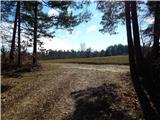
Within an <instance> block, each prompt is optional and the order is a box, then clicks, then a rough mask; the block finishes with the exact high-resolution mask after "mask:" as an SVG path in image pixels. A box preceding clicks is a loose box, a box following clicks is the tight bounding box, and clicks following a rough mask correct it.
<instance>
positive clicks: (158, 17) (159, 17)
mask: <svg viewBox="0 0 160 120" xmlns="http://www.w3.org/2000/svg"><path fill="white" fill-rule="evenodd" d="M159 39H160V1H156V8H155V22H154V43H153V51H152V54H153V57H154V58H155V57H157V55H158V51H159Z"/></svg>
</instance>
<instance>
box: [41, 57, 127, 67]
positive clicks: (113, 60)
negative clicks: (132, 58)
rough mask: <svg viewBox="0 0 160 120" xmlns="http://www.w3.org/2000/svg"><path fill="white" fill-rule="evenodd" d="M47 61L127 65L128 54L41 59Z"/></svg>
mask: <svg viewBox="0 0 160 120" xmlns="http://www.w3.org/2000/svg"><path fill="white" fill-rule="evenodd" d="M42 61H43V62H45V63H46V62H47V63H48V62H49V63H78V64H117V65H128V64H129V62H128V56H108V57H93V58H72V59H54V60H42Z"/></svg>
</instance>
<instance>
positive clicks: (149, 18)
mask: <svg viewBox="0 0 160 120" xmlns="http://www.w3.org/2000/svg"><path fill="white" fill-rule="evenodd" d="M144 21H145V22H146V23H147V24H153V23H154V17H147V18H145V19H144Z"/></svg>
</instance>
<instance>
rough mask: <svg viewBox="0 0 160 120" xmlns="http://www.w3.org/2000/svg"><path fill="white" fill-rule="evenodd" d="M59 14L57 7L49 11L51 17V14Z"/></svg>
mask: <svg viewBox="0 0 160 120" xmlns="http://www.w3.org/2000/svg"><path fill="white" fill-rule="evenodd" d="M58 15H59V13H58V11H57V10H55V9H50V10H49V12H48V16H50V17H51V16H58Z"/></svg>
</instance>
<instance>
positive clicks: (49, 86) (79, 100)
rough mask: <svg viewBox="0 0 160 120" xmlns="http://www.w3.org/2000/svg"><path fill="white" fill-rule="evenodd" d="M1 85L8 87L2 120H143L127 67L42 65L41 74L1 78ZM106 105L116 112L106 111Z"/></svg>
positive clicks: (5, 93) (4, 97)
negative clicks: (107, 102)
mask: <svg viewBox="0 0 160 120" xmlns="http://www.w3.org/2000/svg"><path fill="white" fill-rule="evenodd" d="M2 85H5V86H9V89H8V90H6V91H5V92H3V93H2V95H1V101H2V120H92V119H95V120H110V119H118V120H121V119H128V120H130V119H137V120H139V119H142V113H141V110H140V107H139V104H138V102H137V97H136V95H135V92H134V90H133V87H132V84H131V80H130V77H129V67H128V66H123V65H83V64H64V63H63V64H58V63H56V64H52V63H43V69H42V70H40V71H37V72H31V73H25V74H23V75H22V77H19V78H3V77H2ZM102 93H103V94H102ZM104 96H105V97H104ZM110 96H112V97H111V101H110V99H109V98H110ZM114 97H115V99H113V98H114ZM104 101H110V102H111V104H112V105H109V107H114V108H113V109H112V110H110V109H109V110H108V108H107V107H105V108H103V107H102V106H105V105H106V104H105V103H106V102H104ZM97 105H98V106H99V108H100V109H97V108H98V107H94V108H92V107H93V106H97ZM90 107H91V108H90ZM102 108H103V109H102ZM106 108H107V109H106ZM90 109H92V110H93V109H94V111H92V110H91V111H92V112H88V111H90ZM86 110H87V112H85V111H86ZM115 110H116V111H115ZM117 111H118V112H117ZM120 111H123V112H120ZM86 113H87V114H86ZM113 113H114V114H113ZM120 113H121V114H120ZM93 114H94V115H96V116H93ZM115 114H116V115H115ZM102 116H103V117H102Z"/></svg>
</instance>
